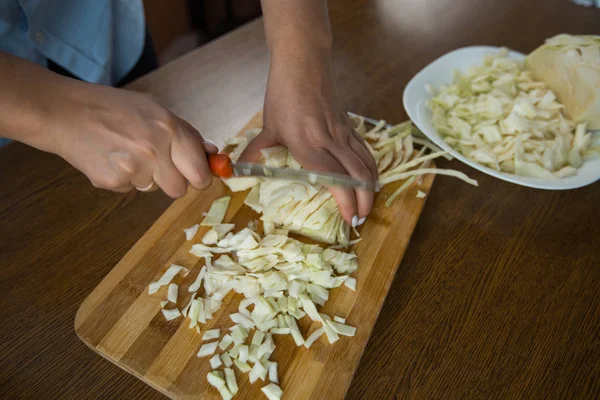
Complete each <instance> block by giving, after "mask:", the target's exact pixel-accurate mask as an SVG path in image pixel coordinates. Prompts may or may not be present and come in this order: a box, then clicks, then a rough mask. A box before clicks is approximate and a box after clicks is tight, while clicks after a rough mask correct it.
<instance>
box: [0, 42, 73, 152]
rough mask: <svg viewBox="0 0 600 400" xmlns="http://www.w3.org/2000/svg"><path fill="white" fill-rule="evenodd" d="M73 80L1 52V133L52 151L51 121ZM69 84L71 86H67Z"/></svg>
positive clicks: (3, 135)
mask: <svg viewBox="0 0 600 400" xmlns="http://www.w3.org/2000/svg"><path fill="white" fill-rule="evenodd" d="M71 82H75V81H73V80H70V79H67V78H64V77H61V76H60V75H58V74H55V73H53V72H50V71H48V70H46V69H45V68H42V67H40V66H39V65H36V64H34V63H32V62H30V61H27V60H24V59H22V58H19V57H15V56H13V55H10V54H6V53H3V52H0V104H1V106H0V135H1V136H2V137H6V138H9V139H13V140H17V141H20V142H23V143H27V144H29V145H31V146H33V147H37V148H39V149H42V150H46V151H52V143H51V142H52V141H51V138H49V137H48V135H47V132H48V128H49V127H48V126H47V124H48V122H47V121H48V120H49V118H50V116H51V115H52V113H53V112H54V108H56V107H60V106H61V105H60V104H59V103H61V102H62V101H63V99H61V96H60V95H59V93H68V92H69V90H70V89H69V85H72V83H71ZM65 85H67V86H66V87H65Z"/></svg>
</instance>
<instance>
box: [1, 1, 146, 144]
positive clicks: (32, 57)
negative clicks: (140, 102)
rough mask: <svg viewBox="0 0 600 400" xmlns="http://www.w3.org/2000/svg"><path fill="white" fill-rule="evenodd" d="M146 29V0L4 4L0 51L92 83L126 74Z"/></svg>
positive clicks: (109, 81) (107, 81)
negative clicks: (56, 67)
mask: <svg viewBox="0 0 600 400" xmlns="http://www.w3.org/2000/svg"><path fill="white" fill-rule="evenodd" d="M145 29H146V27H145V22H144V8H143V5H142V1H141V0H0V51H3V52H5V53H10V54H13V55H15V56H18V57H21V58H24V59H27V60H29V61H32V62H34V63H36V64H39V65H41V66H43V67H46V66H47V64H48V60H52V61H53V62H55V63H56V64H58V65H60V66H61V67H63V68H64V69H66V70H67V71H69V72H70V73H72V74H73V75H74V76H76V77H78V78H80V79H82V80H84V81H87V82H93V83H99V84H103V85H114V84H116V83H117V82H118V81H119V80H121V78H123V77H124V76H125V75H127V73H128V72H129V71H130V70H131V69H132V68H133V66H135V64H136V63H137V61H138V59H139V58H140V56H141V54H142V51H143V48H144V40H145ZM0 79H2V77H0ZM2 141H3V139H0V146H1V145H2V144H3V143H2Z"/></svg>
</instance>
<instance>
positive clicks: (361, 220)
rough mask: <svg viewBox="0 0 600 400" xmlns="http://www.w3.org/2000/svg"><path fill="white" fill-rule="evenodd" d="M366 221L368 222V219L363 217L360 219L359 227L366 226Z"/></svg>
mask: <svg viewBox="0 0 600 400" xmlns="http://www.w3.org/2000/svg"><path fill="white" fill-rule="evenodd" d="M366 220H367V217H362V218H361V219H359V220H358V226H361V225H362V224H364V223H365V221H366Z"/></svg>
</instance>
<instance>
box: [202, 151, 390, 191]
mask: <svg viewBox="0 0 600 400" xmlns="http://www.w3.org/2000/svg"><path fill="white" fill-rule="evenodd" d="M208 163H209V165H210V170H211V171H212V173H213V174H214V175H215V176H217V177H219V178H225V179H227V178H231V177H249V176H255V177H261V178H271V179H288V180H291V181H298V182H307V183H310V184H319V185H323V186H339V187H343V188H352V189H364V190H368V191H371V192H373V191H374V192H378V191H379V183H378V182H374V181H362V180H359V179H354V178H352V177H350V176H348V175H343V174H331V173H323V172H314V171H307V170H297V169H291V168H272V167H267V166H264V165H262V164H252V163H245V162H240V163H234V162H232V161H231V159H230V158H229V156H228V155H227V154H209V155H208Z"/></svg>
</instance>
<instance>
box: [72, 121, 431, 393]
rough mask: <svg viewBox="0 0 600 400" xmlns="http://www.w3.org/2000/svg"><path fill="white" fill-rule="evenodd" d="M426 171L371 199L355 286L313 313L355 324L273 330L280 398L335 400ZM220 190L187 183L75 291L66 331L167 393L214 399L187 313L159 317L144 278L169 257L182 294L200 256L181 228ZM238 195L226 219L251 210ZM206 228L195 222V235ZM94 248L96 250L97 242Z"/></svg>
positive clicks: (256, 387) (243, 383)
mask: <svg viewBox="0 0 600 400" xmlns="http://www.w3.org/2000/svg"><path fill="white" fill-rule="evenodd" d="M261 123H262V115H261V114H258V115H256V116H255V117H254V118H253V119H252V120H251V121H250V122H249V123H248V125H247V126H246V127H245V128H244V131H245V130H247V129H251V128H255V127H260V126H261ZM432 183H433V175H429V176H425V177H424V179H423V182H422V184H421V186H420V187H418V188H417V187H416V186H414V185H413V186H412V187H411V188H409V189H408V190H407V191H406V192H404V193H403V194H402V195H400V196H399V197H398V199H397V200H396V201H395V202H394V203H393V205H392V206H390V207H389V208H386V207H385V205H384V202H385V198H386V197H387V195H389V194H390V193H391V192H392V191H393V190H394V189H396V188H397V187H398V186H399V183H398V184H397V185H390V186H389V187H386V188H385V189H384V190H383V191H382V192H381V193H379V194H378V195H377V197H376V202H375V206H374V209H373V212H372V213H371V215H370V217H369V219H368V220H367V222H366V223H365V224H364V225H363V226H362V227H361V228H360V232H361V235H362V236H363V238H364V239H363V240H362V241H361V242H360V243H358V244H357V245H355V246H354V250H355V251H356V253H357V254H358V259H359V265H360V267H359V269H358V271H356V272H355V273H354V276H355V277H356V278H357V281H358V282H357V290H356V292H353V291H351V290H349V289H348V288H346V287H344V286H342V287H340V288H336V289H333V290H332V291H331V294H330V298H329V301H328V302H327V304H326V306H325V307H324V308H323V312H325V313H327V314H329V315H331V316H333V315H339V316H341V317H347V322H346V323H347V324H350V325H352V326H356V327H357V328H358V329H357V332H356V336H355V337H343V336H342V337H341V339H340V340H339V341H338V342H336V343H335V344H333V345H330V344H329V343H328V342H327V339H326V337H325V335H323V336H322V337H321V338H319V340H318V341H317V342H315V344H313V346H312V347H311V348H310V349H306V348H304V347H296V345H295V344H294V341H293V339H292V338H291V336H289V335H275V336H274V339H275V342H276V345H277V348H276V350H275V352H274V354H273V356H272V360H274V361H277V362H278V363H279V381H280V386H281V388H282V389H283V391H284V399H311V398H314V399H330V400H331V399H341V398H343V397H344V395H345V393H346V391H347V389H348V387H349V386H350V382H351V380H352V377H353V375H354V372H355V371H356V368H357V366H358V363H359V361H360V358H361V355H362V353H363V350H364V348H365V346H366V344H367V341H368V340H369V336H370V335H371V332H372V330H373V326H374V325H375V320H376V319H377V316H378V315H379V312H380V310H381V307H382V305H383V302H384V300H385V297H386V295H387V292H388V290H389V288H390V284H391V283H392V279H393V278H394V275H395V274H396V271H397V269H398V265H399V264H400V261H401V260H402V256H403V254H404V251H405V250H406V247H407V245H408V241H409V239H410V236H411V234H412V232H413V230H414V228H415V225H416V223H417V220H418V218H419V215H420V214H421V210H422V209H423V205H424V202H425V199H418V198H416V192H417V189H420V190H422V191H424V192H425V193H429V189H430V188H431V185H432ZM227 193H228V189H227V188H226V186H225V185H224V184H223V183H221V182H220V181H217V180H215V182H214V183H213V185H212V186H211V187H210V188H209V189H208V190H206V191H204V192H197V191H194V190H189V191H188V193H187V195H186V196H184V197H183V198H181V199H179V200H177V201H175V202H174V203H173V204H172V205H171V206H170V207H169V208H168V209H167V210H166V211H165V213H164V214H163V215H162V216H161V217H160V218H159V219H158V220H157V221H156V223H154V225H153V226H152V227H151V228H150V229H149V230H148V232H146V233H145V234H144V236H143V237H142V238H141V239H140V240H139V241H138V242H137V243H136V244H135V245H134V246H133V248H132V249H131V250H130V251H129V252H128V253H127V254H126V255H125V256H124V257H123V259H122V260H121V261H120V262H119V263H118V264H117V265H116V266H115V268H114V269H113V270H112V271H111V272H110V273H109V274H108V275H107V276H106V278H104V280H103V281H102V282H101V283H100V284H99V285H98V286H97V287H96V288H95V289H94V291H93V292H92V293H91V294H90V295H89V296H88V297H87V298H86V299H85V301H84V302H83V304H82V305H81V307H80V308H79V310H78V312H77V316H76V317H75V331H76V332H77V334H78V335H79V337H80V338H81V340H83V341H84V342H85V343H86V344H87V345H88V346H89V347H90V348H91V349H92V350H94V351H96V352H97V353H98V354H100V355H102V356H103V357H105V358H106V359H108V360H109V361H111V362H113V363H114V364H116V365H118V366H119V367H121V368H123V369H124V370H126V371H128V372H130V373H132V374H134V375H135V376H137V377H138V378H140V379H141V380H143V381H144V382H146V383H148V384H149V385H151V386H152V387H154V388H155V389H157V390H159V391H161V392H162V393H164V394H165V395H167V396H169V397H171V398H175V399H218V398H220V396H219V394H218V392H217V391H216V390H215V389H214V388H212V387H211V386H209V384H208V382H207V381H206V374H207V373H208V372H209V371H210V370H211V368H210V365H209V362H208V358H200V359H199V358H197V357H196V353H197V351H198V349H199V348H200V345H201V343H202V340H201V337H202V335H201V334H198V333H196V331H195V330H193V329H189V328H188V320H185V322H184V319H183V318H181V317H180V318H178V319H175V320H173V321H169V322H167V321H165V319H164V317H163V315H162V313H161V311H160V301H161V300H163V299H165V298H166V288H162V289H161V291H160V292H158V293H157V294H155V295H152V296H150V295H148V291H147V288H148V284H149V283H150V282H153V281H155V280H157V279H158V277H160V276H161V275H162V274H163V272H164V271H165V270H166V269H167V267H168V266H169V265H170V264H171V263H177V264H181V265H184V266H186V267H189V268H190V269H191V270H192V271H191V273H190V274H189V275H188V276H187V277H186V278H181V277H178V278H177V282H178V283H179V284H180V291H179V293H180V295H179V299H178V305H179V307H180V308H182V307H183V306H184V305H185V304H187V302H188V301H189V298H190V294H189V293H188V292H187V288H188V287H189V285H190V284H191V282H193V280H194V279H195V277H196V275H197V274H198V271H199V270H200V268H201V267H202V265H203V264H204V261H203V259H198V258H197V257H195V256H193V255H191V254H189V253H188V251H189V249H190V247H191V243H192V242H187V241H185V237H184V234H183V229H184V228H188V227H189V226H191V225H193V224H195V223H198V222H199V221H201V220H202V213H203V212H205V211H207V210H208V208H209V207H210V205H211V204H212V202H213V201H214V200H215V199H217V198H219V197H221V196H224V195H226V194H227ZM245 195H246V193H245V192H244V193H234V194H233V195H232V199H231V202H230V206H229V210H228V212H227V215H226V217H225V221H226V222H233V223H235V224H236V228H235V230H236V231H237V230H239V229H241V228H243V227H245V226H246V225H247V223H248V221H250V220H252V219H255V218H256V217H257V214H256V213H254V211H252V210H251V209H250V208H248V207H247V206H245V205H243V201H244V197H245ZM205 232H206V228H204V227H203V228H201V229H200V231H199V232H198V234H197V236H196V239H195V240H196V241H199V240H200V238H202V236H203V235H204V233H205ZM99 251H101V249H99ZM240 299H241V296H240V295H230V296H229V297H227V298H226V299H225V301H224V304H223V306H222V307H221V309H220V310H219V311H218V312H217V314H216V316H215V317H214V319H212V320H210V321H209V323H208V324H207V325H204V326H203V330H202V333H204V331H205V330H207V329H214V328H216V327H219V328H221V329H225V328H227V327H230V326H232V325H233V323H232V322H231V320H230V319H229V314H230V313H233V312H236V311H237V305H238V302H239V300H240ZM299 326H300V329H301V331H302V332H303V334H304V337H307V336H308V334H310V333H311V332H312V331H313V330H315V329H316V328H317V327H319V326H320V324H317V323H312V321H310V320H309V318H308V317H305V318H303V320H302V321H300V324H299ZM233 368H234V370H235V373H236V377H237V380H238V385H239V387H240V391H239V393H238V394H237V395H236V397H235V398H236V399H257V398H258V399H260V398H266V397H265V396H264V395H263V394H262V392H261V391H260V388H261V387H262V386H264V385H265V384H266V383H268V382H262V381H258V382H256V383H255V384H253V385H251V384H250V383H249V382H248V375H247V374H242V373H241V372H240V371H239V370H238V369H237V368H236V367H235V366H234V367H233Z"/></svg>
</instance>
